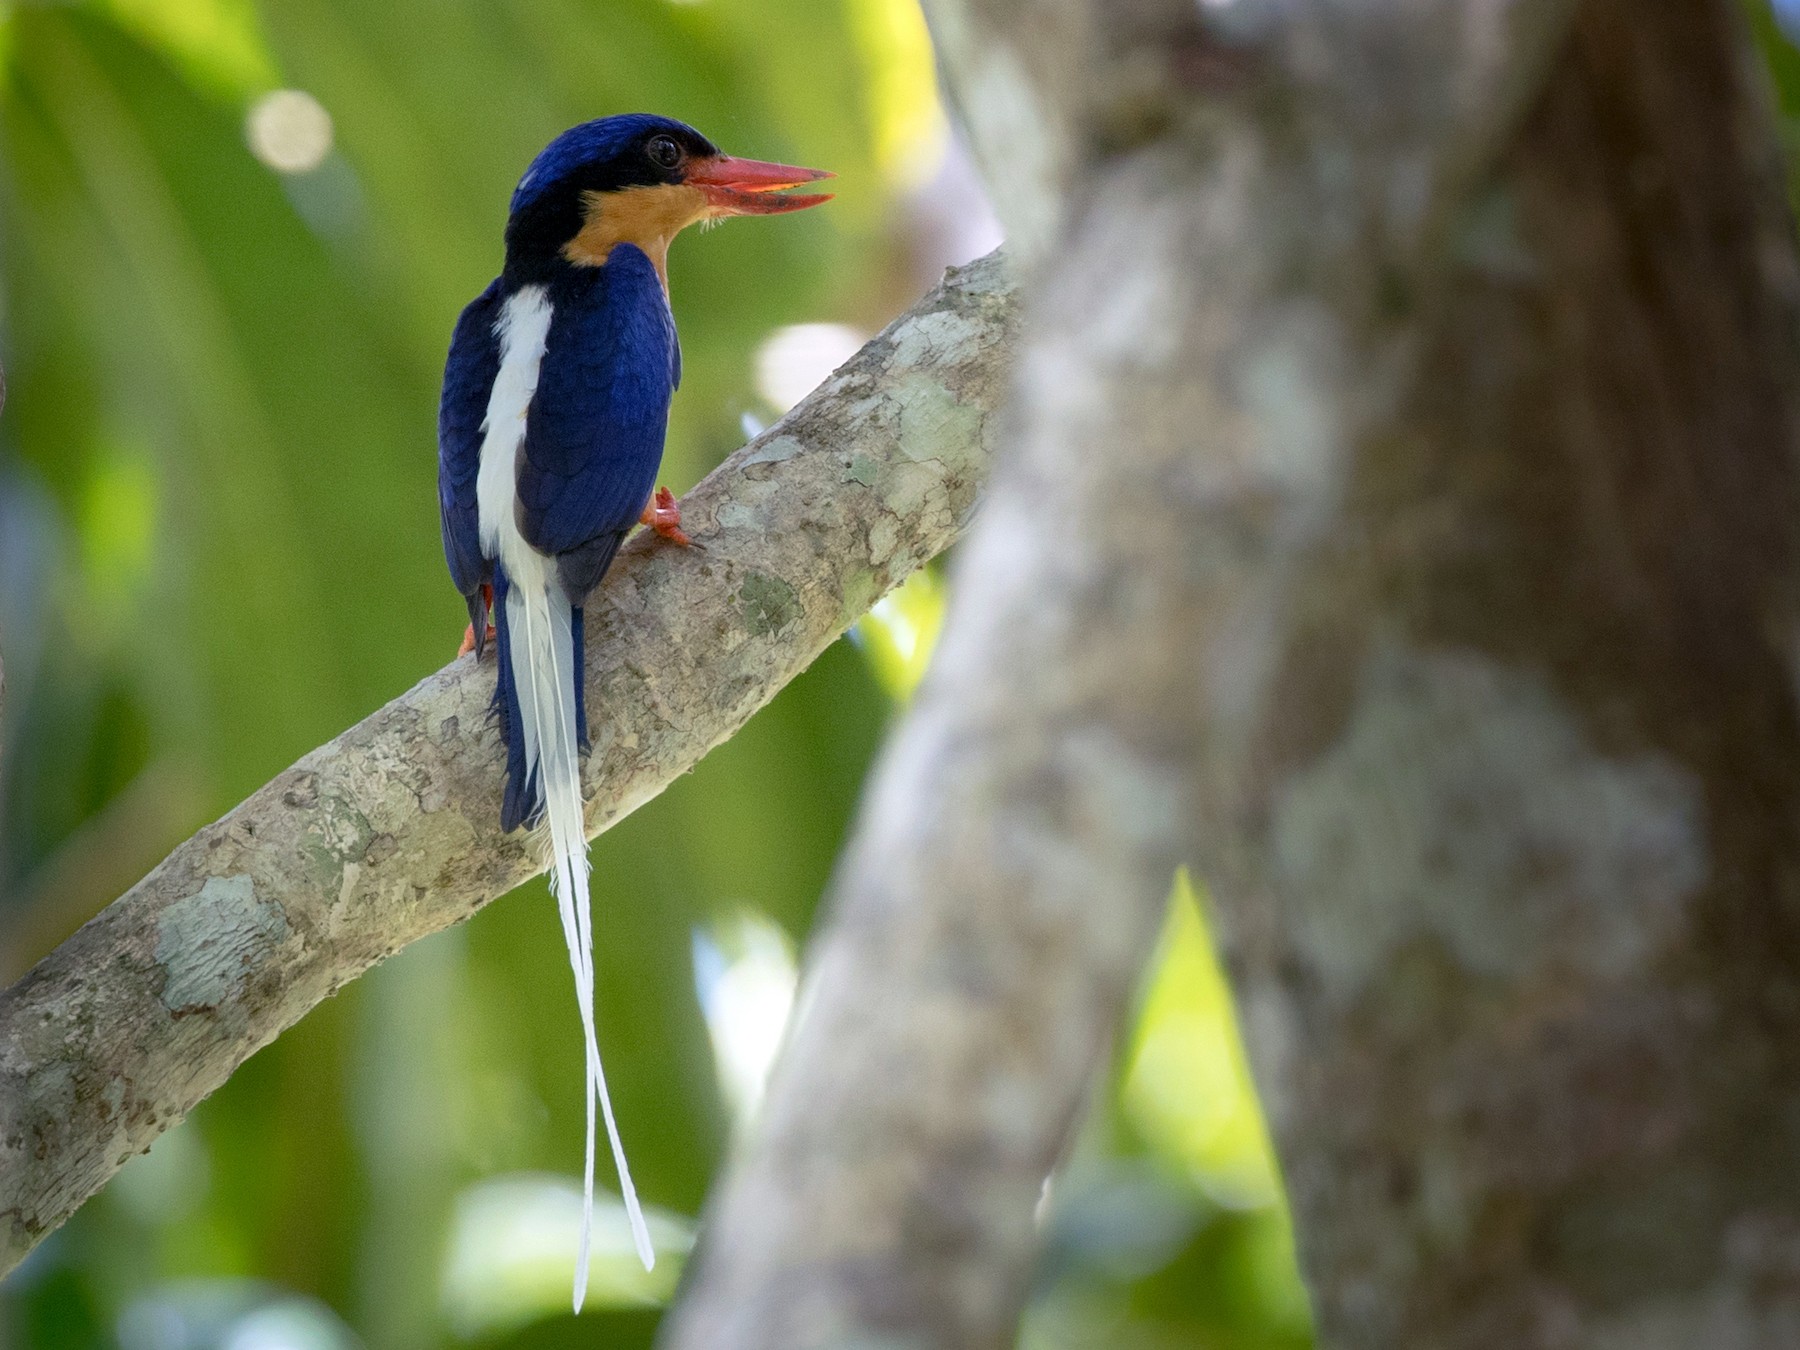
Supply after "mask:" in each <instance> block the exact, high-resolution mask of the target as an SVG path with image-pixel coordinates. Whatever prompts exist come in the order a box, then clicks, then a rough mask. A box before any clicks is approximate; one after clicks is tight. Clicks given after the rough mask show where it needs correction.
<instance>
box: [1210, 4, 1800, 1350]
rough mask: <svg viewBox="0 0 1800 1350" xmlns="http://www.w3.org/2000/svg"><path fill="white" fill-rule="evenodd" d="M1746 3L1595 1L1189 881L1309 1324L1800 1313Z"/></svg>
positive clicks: (1786, 813) (1789, 274)
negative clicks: (1215, 904) (1270, 1152)
mask: <svg viewBox="0 0 1800 1350" xmlns="http://www.w3.org/2000/svg"><path fill="white" fill-rule="evenodd" d="M1762 79H1763V76H1762V73H1761V71H1760V69H1759V65H1758V63H1757V61H1756V58H1755V54H1754V52H1753V51H1751V50H1750V48H1749V44H1748V42H1747V40H1746V37H1745V35H1744V33H1743V32H1742V29H1741V20H1740V14H1739V7H1738V6H1737V5H1735V4H1733V3H1731V2H1730V0H1705V2H1704V3H1699V2H1692V3H1685V4H1642V3H1633V0H1584V3H1583V4H1582V5H1581V7H1580V12H1579V16H1578V19H1577V22H1576V25H1575V28H1574V31H1573V39H1572V41H1571V43H1570V44H1569V45H1568V47H1567V48H1566V49H1565V50H1564V51H1563V53H1562V56H1561V58H1560V60H1559V61H1558V62H1557V64H1556V66H1555V69H1554V72H1553V74H1552V75H1551V77H1550V79H1549V81H1548V83H1547V87H1546V89H1545V92H1544V94H1543V95H1542V97H1541V98H1540V99H1539V100H1538V102H1537V104H1536V107H1535V109H1534V110H1533V112H1532V115H1531V117H1530V119H1529V121H1528V122H1527V123H1526V125H1525V126H1524V128H1523V131H1522V134H1520V135H1519V136H1518V137H1517V139H1516V140H1515V142H1514V143H1513V144H1512V146H1511V147H1510V149H1509V150H1508V152H1507V154H1506V157H1505V159H1504V162H1503V163H1502V165H1501V166H1500V167H1499V170H1498V172H1497V173H1495V174H1494V175H1493V177H1492V178H1491V180H1490V181H1489V182H1488V183H1487V184H1486V186H1485V188H1484V191H1483V192H1482V194H1481V195H1480V197H1479V198H1478V200H1477V201H1476V202H1475V203H1474V204H1473V205H1472V207H1471V209H1470V210H1468V211H1467V212H1465V213H1464V214H1463V215H1462V217H1461V220H1460V221H1459V223H1458V230H1457V237H1456V240H1455V245H1456V251H1455V254H1454V256H1453V259H1452V265H1453V268H1454V270H1453V272H1452V274H1451V275H1450V277H1449V278H1448V281H1449V284H1448V287H1447V289H1446V290H1445V291H1444V292H1443V293H1442V294H1440V295H1439V296H1437V297H1435V298H1434V300H1433V301H1432V303H1431V304H1430V306H1429V307H1428V308H1426V309H1423V310H1421V311H1417V312H1415V313H1413V314H1410V315H1403V316H1402V322H1404V323H1405V325H1406V326H1407V328H1408V329H1410V331H1411V339H1410V340H1411V342H1412V343H1413V344H1414V346H1415V348H1416V351H1417V359H1416V361H1414V362H1413V363H1412V364H1411V369H1410V373H1409V375H1408V378H1407V380H1406V381H1405V384H1404V385H1403V387H1402V391H1401V397H1400V398H1399V399H1398V400H1397V401H1396V402H1395V404H1394V407H1393V410H1392V412H1391V414H1390V415H1389V416H1388V417H1386V418H1385V419H1383V421H1382V422H1381V424H1380V425H1378V426H1377V427H1375V428H1374V429H1373V430H1372V432H1371V434H1370V435H1368V436H1367V437H1366V438H1365V439H1364V440H1363V442H1362V443H1361V445H1359V446H1358V447H1357V450H1356V453H1355V454H1354V456H1353V457H1352V458H1351V460H1350V461H1349V463H1348V465H1347V468H1348V472H1347V473H1346V475H1345V478H1344V485H1343V494H1342V499H1341V504H1340V506H1339V507H1338V509H1337V510H1336V511H1334V513H1333V516H1332V518H1331V519H1330V521H1329V522H1328V525H1327V528H1326V529H1324V530H1323V531H1322V532H1321V533H1320V535H1319V537H1318V540H1317V542H1316V545H1315V547H1314V548H1313V550H1312V551H1311V554H1310V556H1309V557H1308V559H1307V561H1306V565H1305V566H1304V568H1303V569H1302V570H1300V571H1299V572H1298V573H1297V574H1296V577H1295V580H1294V590H1293V599H1292V601H1291V614H1292V631H1291V633H1290V635H1289V636H1288V638H1287V639H1286V640H1285V642H1284V643H1283V647H1282V651H1281V653H1280V657H1279V660H1278V662H1277V663H1276V666H1275V669H1274V670H1273V672H1272V678H1271V679H1270V680H1269V681H1267V682H1266V683H1265V684H1264V686H1263V688H1262V691H1261V695H1260V697H1259V699H1258V700H1257V702H1256V704H1255V705H1254V706H1253V708H1252V709H1250V710H1249V714H1250V715H1249V716H1248V717H1247V718H1246V720H1245V723H1244V730H1243V734H1244V736H1245V741H1246V753H1245V755H1244V756H1243V759H1242V761H1241V762H1242V763H1243V764H1244V765H1246V766H1251V765H1254V766H1256V773H1255V775H1254V776H1251V777H1240V778H1238V779H1237V780H1236V782H1235V783H1234V784H1233V785H1232V786H1231V787H1230V788H1229V789H1228V790H1226V791H1222V792H1221V793H1219V795H1218V797H1217V798H1216V806H1215V812H1216V813H1217V814H1218V815H1221V816H1224V817H1228V818H1230V819H1234V820H1237V821H1240V822H1243V828H1242V830H1241V832H1240V833H1239V834H1238V837H1237V838H1235V839H1231V840H1225V839H1221V838H1214V839H1212V840H1211V841H1210V843H1211V847H1209V848H1208V849H1207V851H1206V855H1205V856H1206V859H1207V867H1206V872H1207V875H1208V877H1209V878H1210V879H1211V881H1212V883H1213V885H1214V888H1215V893H1216V895H1217V897H1218V900H1219V910H1220V913H1221V916H1222V921H1223V930H1224V935H1225V939H1226V946H1227V948H1228V951H1229V955H1230V968H1231V970H1232V972H1233V975H1234V978H1235V981H1236V983H1237V987H1238V991H1239V997H1240V999H1241V1001H1242V1004H1243V1007H1244V1011H1245V1014H1246V1017H1245V1021H1246V1025H1247V1030H1248V1038H1249V1042H1250V1049H1251V1052H1252V1056H1253V1059H1254V1061H1255V1063H1256V1068H1257V1076H1258V1080H1259V1082H1260V1084H1261V1085H1262V1087H1263V1090H1264V1093H1265V1098H1266V1101H1267V1103H1268V1106H1269V1109H1270V1113H1271V1115H1272V1117H1273V1123H1274V1126H1275V1132H1276V1135H1277V1138H1278V1142H1279V1146H1280V1150H1281V1154H1282V1157H1283V1160H1284V1162H1285V1164H1286V1167H1287V1173H1288V1179H1289V1186H1290V1193H1291V1198H1292V1201H1293V1205H1294V1209H1295V1218H1296V1222H1297V1225H1298V1229H1299V1234H1300V1244H1301V1250H1302V1255H1303V1262H1304V1267H1305V1271H1306V1274H1307V1277H1308V1280H1309V1282H1310V1284H1311V1287H1312V1291H1313V1296H1314V1300H1315V1306H1316V1309H1317V1313H1318V1317H1319V1322H1320V1327H1321V1331H1322V1340H1323V1342H1324V1343H1325V1344H1326V1345H1328V1346H1336V1347H1358V1348H1366V1350H1389V1348H1390V1347H1395V1346H1405V1347H1408V1350H1450V1348H1451V1347H1455V1348H1457V1350H1478V1348H1479V1350H1485V1348H1486V1347H1505V1350H1563V1348H1564V1347H1568V1348H1570V1350H1574V1348H1575V1347H1580V1348H1581V1350H1664V1348H1665V1347H1666V1348H1667V1350H1675V1348H1676V1347H1682V1348H1683V1350H1686V1348H1687V1347H1702V1346H1704V1347H1707V1348H1708V1350H1761V1347H1774V1346H1789V1345H1800V722H1797V718H1796V707H1795V693H1796V664H1795V658H1796V654H1797V653H1800V493H1797V492H1796V472H1795V450H1796V446H1797V444H1800V436H1797V432H1800V416H1797V414H1800V384H1797V382H1796V364H1795V357H1796V344H1795V341H1794V335H1795V332H1796V305H1795V299H1796V287H1795V254H1794V243H1793V238H1792V228H1791V222H1790V220H1789V217H1788V211H1787V206H1786V202H1785V200H1784V193H1783V181H1782V179H1783V174H1782V166H1781V163H1780V159H1779V156H1778V154H1777V152H1776V142H1775V137H1774V134H1773V125H1772V119H1771V112H1770V109H1769V107H1768V106H1767V103H1766V99H1765V91H1764V89H1763V87H1762Z"/></svg>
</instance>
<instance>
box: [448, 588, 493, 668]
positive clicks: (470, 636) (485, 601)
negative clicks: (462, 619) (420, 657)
mask: <svg viewBox="0 0 1800 1350" xmlns="http://www.w3.org/2000/svg"><path fill="white" fill-rule="evenodd" d="M493 608H494V588H493V587H492V586H490V585H488V584H487V583H486V582H485V581H484V582H482V583H481V610H482V613H484V614H486V613H489V612H491V611H492V610H493ZM499 636H500V635H499V634H498V633H496V632H495V631H494V625H493V624H492V623H489V624H488V630H487V637H486V639H485V642H492V641H494V639H495V638H497V637H499ZM474 650H475V625H474V624H470V625H469V626H468V627H466V628H464V629H463V640H462V646H460V647H458V648H457V649H456V654H457V655H458V656H467V655H468V654H469V653H470V652H472V651H474Z"/></svg>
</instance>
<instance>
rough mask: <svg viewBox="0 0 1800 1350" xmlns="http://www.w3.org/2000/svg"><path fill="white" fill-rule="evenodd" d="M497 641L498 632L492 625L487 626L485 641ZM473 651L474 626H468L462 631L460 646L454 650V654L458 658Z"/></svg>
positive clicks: (498, 637)
mask: <svg viewBox="0 0 1800 1350" xmlns="http://www.w3.org/2000/svg"><path fill="white" fill-rule="evenodd" d="M499 639H500V634H499V632H498V631H497V630H496V629H495V627H494V625H493V624H491V623H490V624H489V625H488V630H487V638H486V641H487V642H497V641H499ZM474 650H475V625H474V624H470V625H469V626H468V627H466V628H464V629H463V640H462V646H460V647H458V648H457V649H456V654H457V655H458V656H467V655H468V654H469V653H470V652H472V651H474Z"/></svg>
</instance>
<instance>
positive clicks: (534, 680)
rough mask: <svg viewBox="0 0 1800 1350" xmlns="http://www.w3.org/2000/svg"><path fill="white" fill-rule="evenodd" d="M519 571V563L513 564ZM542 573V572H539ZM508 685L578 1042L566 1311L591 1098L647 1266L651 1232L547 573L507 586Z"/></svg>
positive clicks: (586, 1212)
mask: <svg viewBox="0 0 1800 1350" xmlns="http://www.w3.org/2000/svg"><path fill="white" fill-rule="evenodd" d="M521 570H523V569H521ZM546 570H547V569H546ZM506 619H507V628H508V630H509V634H508V635H509V639H510V643H509V645H510V647H511V652H512V674H513V686H514V689H515V691H516V692H517V695H518V701H519V719H520V724H521V727H520V729H521V731H522V732H523V735H524V741H525V768H526V773H527V775H529V774H530V773H531V772H532V771H533V770H535V771H536V773H537V777H538V787H539V791H540V792H541V793H542V795H543V802H544V816H545V819H546V821H547V822H548V825H549V830H550V851H551V867H550V889H551V891H552V892H553V893H554V894H555V896H556V904H557V910H558V912H559V914H560V915H561V917H562V928H563V940H564V942H565V943H567V945H568V948H569V965H570V968H571V969H572V970H573V971H574V974H575V1001H576V1003H577V1005H578V1006H579V1008H580V1010H581V1027H582V1032H583V1034H584V1035H585V1037H586V1040H587V1161H586V1166H585V1169H584V1173H583V1182H582V1209H581V1245H580V1249H579V1252H578V1254H577V1256H576V1259H575V1311H577V1312H580V1311H581V1304H582V1301H583V1299H584V1298H585V1297H586V1295H587V1278H588V1257H589V1253H590V1250H591V1248H592V1242H593V1227H594V1104H595V1101H596V1100H598V1102H599V1105H600V1113H601V1116H602V1117H603V1118H604V1120H605V1122H606V1136H607V1139H608V1140H609V1141H610V1142H611V1144H612V1154H613V1163H614V1165H615V1166H616V1167H617V1168H618V1172H619V1190H620V1193H621V1194H622V1195H623V1197H624V1200H625V1213H626V1216H627V1217H628V1218H629V1219H630V1222H631V1236H632V1240H633V1242H634V1243H635V1244H636V1246H637V1254H638V1259H639V1260H641V1261H642V1262H643V1263H644V1269H645V1270H649V1269H650V1268H651V1267H653V1266H654V1265H655V1264H656V1252H655V1249H654V1248H653V1247H652V1246H651V1245H650V1231H649V1229H648V1227H647V1226H646V1225H645V1223H644V1212H643V1208H642V1207H641V1206H640V1205H639V1204H638V1198H637V1189H636V1188H635V1187H634V1186H633V1185H632V1184H631V1170H630V1169H629V1168H628V1167H627V1166H626V1164H625V1146H624V1144H623V1143H622V1142H621V1141H620V1139H619V1127H618V1124H617V1123H616V1122H615V1121H614V1119H613V1109H612V1099H611V1097H610V1096H609V1095H608V1093H607V1090H606V1074H605V1071H604V1070H603V1069H602V1068H601V1067H600V1042H599V1039H598V1037H597V1036H596V1035H595V1032H594V945H593V927H592V915H591V910H590V905H589V901H588V855H587V835H586V831H585V830H584V828H583V822H582V798H581V758H580V747H579V745H578V744H577V742H576V733H575V644H574V632H573V614H572V611H571V609H570V606H569V602H568V601H567V599H566V598H564V596H563V595H562V594H561V588H560V587H558V586H557V585H556V584H555V582H554V580H552V579H551V578H550V577H549V576H546V575H544V574H543V573H542V572H540V574H539V576H537V577H526V578H518V579H517V582H516V584H515V585H514V586H513V587H512V588H511V589H509V590H508V591H507V593H506Z"/></svg>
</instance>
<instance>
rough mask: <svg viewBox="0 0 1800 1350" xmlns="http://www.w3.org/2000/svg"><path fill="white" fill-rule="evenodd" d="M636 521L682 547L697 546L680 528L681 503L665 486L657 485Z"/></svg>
mask: <svg viewBox="0 0 1800 1350" xmlns="http://www.w3.org/2000/svg"><path fill="white" fill-rule="evenodd" d="M638 523H639V524H641V525H648V526H649V527H650V528H651V529H652V530H654V531H655V532H656V533H657V534H659V535H661V536H662V537H663V538H664V539H667V540H668V541H669V542H670V543H671V544H679V545H681V547H683V548H694V547H697V545H695V543H694V541H693V540H692V539H689V538H688V537H687V535H686V533H684V532H683V530H682V528H681V503H680V502H678V501H676V500H675V494H674V493H673V492H670V491H669V489H668V488H666V487H659V488H658V489H656V491H655V492H653V493H652V494H651V495H650V500H649V501H648V502H647V503H646V504H645V506H644V514H643V515H641V516H639V517H638Z"/></svg>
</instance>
